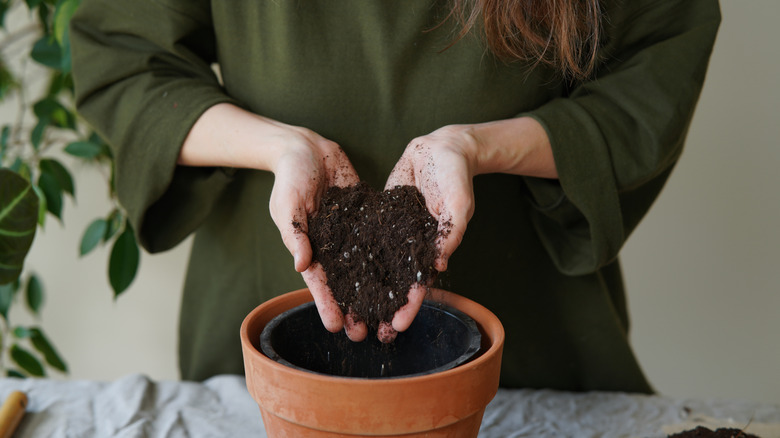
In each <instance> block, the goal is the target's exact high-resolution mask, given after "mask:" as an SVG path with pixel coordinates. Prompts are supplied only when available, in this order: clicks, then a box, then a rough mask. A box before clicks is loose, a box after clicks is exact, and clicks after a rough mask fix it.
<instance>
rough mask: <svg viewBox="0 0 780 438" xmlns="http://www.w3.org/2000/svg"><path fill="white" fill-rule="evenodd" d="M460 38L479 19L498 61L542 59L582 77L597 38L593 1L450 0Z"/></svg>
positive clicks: (597, 15)
mask: <svg viewBox="0 0 780 438" xmlns="http://www.w3.org/2000/svg"><path fill="white" fill-rule="evenodd" d="M452 1H453V7H452V14H451V15H452V16H454V17H455V18H456V19H457V20H459V21H460V25H461V29H460V32H459V33H458V34H457V36H456V39H455V41H457V40H460V39H461V38H463V37H464V36H465V35H466V34H467V33H468V32H469V31H470V30H471V29H472V28H474V26H475V25H476V24H477V23H478V20H481V24H482V28H483V30H484V37H485V41H486V43H487V46H488V47H489V48H490V50H491V51H492V52H493V53H494V54H495V55H496V56H498V57H499V58H501V59H504V60H524V61H531V62H533V63H534V65H536V64H537V63H542V64H547V65H550V66H552V67H554V68H556V69H557V70H558V71H559V72H561V73H562V74H563V76H564V77H566V78H569V79H581V78H584V77H587V76H588V75H589V74H590V73H591V72H592V71H593V68H594V66H595V64H596V61H597V49H598V46H599V43H600V41H599V39H600V38H601V23H600V21H601V11H600V7H599V0H452Z"/></svg>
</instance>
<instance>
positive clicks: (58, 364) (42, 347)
mask: <svg viewBox="0 0 780 438" xmlns="http://www.w3.org/2000/svg"><path fill="white" fill-rule="evenodd" d="M30 340H31V341H32V344H33V347H35V349H36V350H38V352H39V353H41V354H42V355H43V358H44V359H46V363H47V364H49V365H51V366H52V367H53V368H54V369H56V370H59V371H62V372H63V373H67V372H68V365H67V364H65V361H64V360H62V356H60V354H59V353H58V352H57V350H56V349H55V348H54V345H53V344H52V343H51V342H49V339H48V338H47V337H46V335H44V334H43V329H40V328H37V327H33V328H31V329H30Z"/></svg>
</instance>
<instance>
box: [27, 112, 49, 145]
mask: <svg viewBox="0 0 780 438" xmlns="http://www.w3.org/2000/svg"><path fill="white" fill-rule="evenodd" d="M48 126H49V119H48V118H43V119H39V120H38V123H36V124H35V128H33V130H32V132H31V133H30V142H31V143H32V145H33V148H35V150H36V151H37V150H38V148H40V147H41V141H43V134H44V132H46V128H47V127H48Z"/></svg>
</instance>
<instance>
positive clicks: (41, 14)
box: [38, 0, 51, 36]
mask: <svg viewBox="0 0 780 438" xmlns="http://www.w3.org/2000/svg"><path fill="white" fill-rule="evenodd" d="M47 3H51V2H50V1H49V0H44V1H43V2H38V20H40V21H41V27H40V29H41V30H42V31H43V34H44V35H46V36H49V35H50V34H51V31H50V30H49V29H50V28H51V26H50V25H49V21H51V20H50V18H49V16H50V15H51V14H49V7H48V6H47V5H46V4H47Z"/></svg>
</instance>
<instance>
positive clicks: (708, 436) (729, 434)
mask: <svg viewBox="0 0 780 438" xmlns="http://www.w3.org/2000/svg"><path fill="white" fill-rule="evenodd" d="M689 437H701V438H758V437H757V436H755V435H751V434H749V433H745V432H743V431H741V430H739V429H727V428H720V429H716V430H714V431H713V430H710V429H707V428H706V427H704V426H699V427H697V428H696V429H691V430H686V431H685V432H680V433H675V434H673V435H669V438H689Z"/></svg>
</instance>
